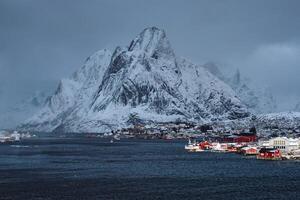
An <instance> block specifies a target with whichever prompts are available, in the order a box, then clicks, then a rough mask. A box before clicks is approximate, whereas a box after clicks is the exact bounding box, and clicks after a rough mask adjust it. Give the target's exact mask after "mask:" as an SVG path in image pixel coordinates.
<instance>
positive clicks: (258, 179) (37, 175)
mask: <svg viewBox="0 0 300 200" xmlns="http://www.w3.org/2000/svg"><path fill="white" fill-rule="evenodd" d="M184 144H185V141H162V140H134V139H129V140H121V141H117V142H114V143H110V142H109V140H108V139H99V138H38V139H30V140H24V141H22V142H20V143H16V144H0V199H218V200H220V199H299V198H300V170H299V169H300V162H297V161H279V162H272V161H261V160H256V159H255V158H253V157H242V156H240V155H237V154H223V153H209V152H205V153H188V152H186V151H184Z"/></svg>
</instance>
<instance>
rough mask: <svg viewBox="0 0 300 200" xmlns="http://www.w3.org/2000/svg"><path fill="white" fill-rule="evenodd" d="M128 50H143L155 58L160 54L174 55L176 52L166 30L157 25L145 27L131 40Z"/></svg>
mask: <svg viewBox="0 0 300 200" xmlns="http://www.w3.org/2000/svg"><path fill="white" fill-rule="evenodd" d="M128 51H142V52H144V53H145V54H146V55H148V56H150V57H153V58H157V57H159V56H168V57H169V56H172V57H174V52H173V50H172V48H171V45H170V42H169V40H168V38H167V36H166V33H165V31H164V30H163V29H159V28H157V27H148V28H145V29H144V30H143V31H142V32H141V33H140V34H139V35H138V36H137V37H136V38H135V39H134V40H132V41H131V43H130V45H129V48H128Z"/></svg>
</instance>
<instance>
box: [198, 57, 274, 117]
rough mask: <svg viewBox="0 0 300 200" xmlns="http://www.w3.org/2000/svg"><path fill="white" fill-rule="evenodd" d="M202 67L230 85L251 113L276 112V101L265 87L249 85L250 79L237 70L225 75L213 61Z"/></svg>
mask: <svg viewBox="0 0 300 200" xmlns="http://www.w3.org/2000/svg"><path fill="white" fill-rule="evenodd" d="M203 67H204V68H206V69H207V70H209V71H210V72H211V73H212V74H214V75H216V76H217V77H218V78H220V79H221V80H223V81H224V82H225V83H227V84H228V85H230V86H231V88H232V89H233V90H234V91H235V92H236V94H237V96H238V98H239V99H240V100H241V101H242V103H243V104H245V105H246V106H247V107H248V109H249V110H250V112H251V113H255V114H264V113H273V112H276V110H277V103H276V100H275V98H274V96H273V95H272V93H271V90H270V89H268V88H266V87H259V88H254V87H251V86H250V84H249V82H250V80H249V79H248V78H245V77H243V76H242V75H241V73H240V71H239V70H237V71H236V72H235V73H234V74H233V75H232V76H231V77H225V76H224V75H223V74H222V72H221V71H220V70H219V67H218V65H216V64H215V63H213V62H209V63H206V64H204V65H203Z"/></svg>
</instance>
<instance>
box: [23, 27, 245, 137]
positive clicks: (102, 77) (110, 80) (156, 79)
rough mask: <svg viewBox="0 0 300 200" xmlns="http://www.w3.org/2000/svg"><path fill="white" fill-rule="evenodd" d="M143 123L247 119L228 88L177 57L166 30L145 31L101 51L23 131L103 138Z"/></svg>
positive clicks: (243, 108)
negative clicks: (131, 120) (132, 121)
mask: <svg viewBox="0 0 300 200" xmlns="http://www.w3.org/2000/svg"><path fill="white" fill-rule="evenodd" d="M131 113H135V114H136V115H138V116H139V117H140V118H141V120H143V121H175V120H178V119H180V120H190V121H211V120H223V119H237V118H242V117H247V116H249V113H248V111H247V108H246V106H244V105H243V103H241V101H240V100H239V99H238V98H237V96H236V93H235V92H234V91H233V90H232V89H231V87H230V86H228V85H227V84H225V83H224V82H223V81H222V80H220V79H219V78H218V77H216V76H215V75H213V74H212V73H210V72H209V71H208V70H206V69H205V68H204V67H201V66H197V65H194V64H192V63H191V62H189V61H187V60H184V59H179V58H178V57H176V56H175V53H174V51H173V50H172V48H171V45H170V42H169V40H168V39H167V37H166V34H165V32H164V31H163V30H160V29H158V28H156V27H151V28H147V29H145V30H143V31H142V32H141V33H140V34H139V35H138V36H137V37H136V38H135V39H134V40H132V42H131V43H130V44H129V46H128V47H126V48H121V47H117V48H116V49H115V51H114V52H113V53H110V52H109V51H108V50H102V51H99V52H97V53H95V54H94V55H92V56H91V57H89V58H88V59H87V61H86V63H85V64H84V66H83V67H82V68H80V69H79V70H78V71H77V72H75V73H74V74H73V76H71V77H70V78H69V79H64V80H62V81H61V82H60V84H59V86H58V88H57V90H56V92H55V94H53V95H52V96H51V97H50V98H48V100H47V103H46V105H45V106H44V107H43V108H42V109H41V110H40V111H39V112H38V113H37V114H36V115H35V116H33V117H32V118H31V119H30V120H28V121H27V122H26V123H25V124H23V125H22V128H23V129H30V130H35V131H63V132H105V131H110V130H113V129H117V128H120V127H124V126H126V125H127V123H126V122H127V121H128V117H129V115H130V114H131Z"/></svg>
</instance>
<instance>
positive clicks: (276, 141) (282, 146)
mask: <svg viewBox="0 0 300 200" xmlns="http://www.w3.org/2000/svg"><path fill="white" fill-rule="evenodd" d="M259 145H260V146H262V147H272V148H275V149H279V150H281V152H283V153H289V152H291V151H292V150H296V149H300V139H299V138H297V139H294V138H287V137H276V138H272V139H270V140H268V141H260V142H259Z"/></svg>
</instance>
